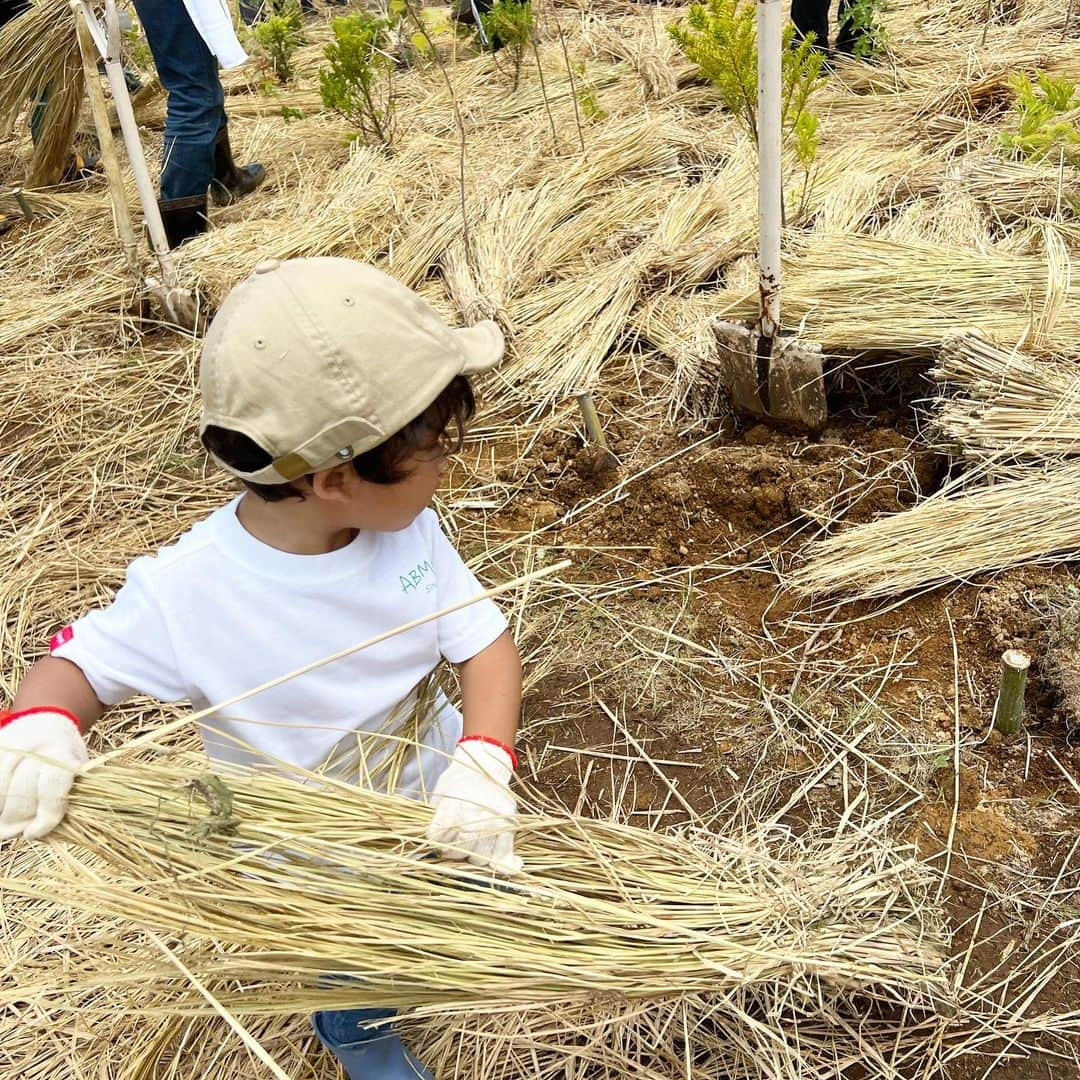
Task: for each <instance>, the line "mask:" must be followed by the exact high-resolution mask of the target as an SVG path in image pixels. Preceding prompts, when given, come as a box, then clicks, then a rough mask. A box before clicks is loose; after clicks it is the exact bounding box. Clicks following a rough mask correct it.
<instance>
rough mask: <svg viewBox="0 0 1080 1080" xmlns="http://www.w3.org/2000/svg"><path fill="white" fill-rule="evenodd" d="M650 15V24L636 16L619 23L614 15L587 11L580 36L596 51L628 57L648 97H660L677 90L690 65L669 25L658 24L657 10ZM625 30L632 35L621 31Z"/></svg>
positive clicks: (620, 58)
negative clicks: (682, 72) (641, 21)
mask: <svg viewBox="0 0 1080 1080" xmlns="http://www.w3.org/2000/svg"><path fill="white" fill-rule="evenodd" d="M650 16H651V18H650V22H651V23H652V25H651V26H642V25H640V20H636V19H635V20H633V21H629V20H628V25H626V26H622V27H620V26H617V25H615V24H614V23H613V21H612V20H611V19H606V18H604V17H603V16H599V15H595V14H592V15H588V16H586V17H585V19H584V20H583V21H582V27H581V36H582V39H583V40H584V42H585V43H586V44H587V45H589V46H590V47H591V48H592V50H593V52H594V54H596V55H608V56H613V57H615V58H616V59H618V60H626V61H628V62H629V63H630V65H631V66H632V67H633V68H634V70H635V71H636V72H637V73H638V75H639V76H640V78H641V82H642V87H643V89H644V91H645V97H646V98H649V99H651V100H654V101H657V100H661V99H663V98H667V97H670V96H671V95H672V94H674V93H675V91H676V90H677V89H678V88H679V73H680V71H686V70H688V69H689V68H690V65H688V64H687V63H686V62H685V61H684V60H683V59H682V57H680V56H679V53H678V50H677V49H676V48H675V43H674V42H673V41H672V39H671V36H670V35H669V34H668V33H667V29H666V27H664V26H658V25H657V19H656V16H655V14H654V13H650ZM625 30H629V32H630V33H631V34H632V35H633V36H632V37H631V36H628V35H627V34H626V33H625V32H621V31H625Z"/></svg>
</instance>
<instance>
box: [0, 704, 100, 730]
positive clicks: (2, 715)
mask: <svg viewBox="0 0 1080 1080" xmlns="http://www.w3.org/2000/svg"><path fill="white" fill-rule="evenodd" d="M34 713H59V714H60V715H61V716H66V717H67V718H68V719H69V720H70V721H71V722H72V723H73V724H74V725H75V730H76V731H79V732H81V731H82V724H80V723H79V718H78V717H77V716H76V715H75V714H74V713H73V712H68V711H67V709H57V708H55V707H54V706H52V705H35V706H34V708H32V709H20V710H19V711H18V712H0V728H6V727H7V726H8V724H10V723H12V722H13V721H15V720H18V719H19V718H20V717H22V716H33V715H34Z"/></svg>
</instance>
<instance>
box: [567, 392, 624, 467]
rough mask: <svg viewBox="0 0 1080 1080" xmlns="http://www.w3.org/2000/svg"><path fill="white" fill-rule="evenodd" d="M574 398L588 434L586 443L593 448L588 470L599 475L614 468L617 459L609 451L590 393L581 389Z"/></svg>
mask: <svg viewBox="0 0 1080 1080" xmlns="http://www.w3.org/2000/svg"><path fill="white" fill-rule="evenodd" d="M574 400H575V401H576V402H577V404H578V408H579V409H580V410H581V419H582V420H584V421H585V431H586V433H587V435H588V438H587V440H586V441H587V443H588V444H589V445H590V446H592V447H593V448H594V449H593V451H592V452H591V454H589V455H588V457H589V461H588V465H587V468H588V471H590V472H592V473H595V474H596V475H598V476H599V475H600V474H602V473H605V472H608V471H609V470H611V469H614V468H615V467H616V466H617V465H618V464H619V459H618V458H617V457H616V456H615V455H614V454H613V453H612V452H611V448H610V447H609V446H608V442H607V438H606V437H605V436H604V429H603V428H602V427H601V426H600V417H599V416H598V415H597V412H596V406H595V405H594V404H593V399H592V394H590V393H588V392H587V391H584V390H583V391H581V392H580V393H577V394H575V395H574Z"/></svg>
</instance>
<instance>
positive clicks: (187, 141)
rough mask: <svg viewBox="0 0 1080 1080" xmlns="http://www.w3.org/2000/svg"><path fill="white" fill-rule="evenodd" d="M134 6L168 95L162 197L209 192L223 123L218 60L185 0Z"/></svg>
mask: <svg viewBox="0 0 1080 1080" xmlns="http://www.w3.org/2000/svg"><path fill="white" fill-rule="evenodd" d="M135 10H136V11H137V12H138V13H139V21H140V22H141V23H142V26H143V31H144V32H145V34H146V40H147V43H148V44H149V46H150V51H151V52H152V53H153V54H154V64H155V66H156V67H157V71H158V76H159V77H160V78H161V85H162V86H164V87H165V89H166V91H168V94H169V99H168V108H167V111H166V115H165V153H164V158H163V164H162V168H161V180H160V185H159V186H160V190H161V198H162V199H185V198H188V197H190V196H192V195H205V194H206V189H207V188H208V187H209V186H210V181H211V180H212V179H213V177H214V139H215V138H216V137H217V133H218V132H219V131H220V130H221V129H222V128H223V127H224V126H225V91H224V90H222V88H221V79H220V78H218V65H217V60H216V59H215V58H214V54H213V53H212V52H210V50H209V49H208V48H207V46H206V42H204V41H203V39H202V38H201V37H199V32H198V31H197V30H196V29H195V25H194V23H192V21H191V17H190V16H189V15H188V13H187V10H186V9H185V7H184V5H183V4H182V3H181V0H135Z"/></svg>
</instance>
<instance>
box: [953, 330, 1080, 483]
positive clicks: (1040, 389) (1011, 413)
mask: <svg viewBox="0 0 1080 1080" xmlns="http://www.w3.org/2000/svg"><path fill="white" fill-rule="evenodd" d="M933 376H934V378H935V380H936V381H937V382H938V383H939V384H940V386H941V395H942V396H941V397H940V399H939V401H938V403H937V408H936V409H935V414H934V421H933V423H934V429H935V431H936V433H937V439H938V441H939V442H940V443H941V444H942V446H943V448H946V449H952V450H956V449H958V450H959V451H960V452H961V453H962V454H963V455H964V456H965V457H967V458H971V459H973V460H975V461H986V462H993V461H1006V462H1013V461H1031V460H1036V461H1037V460H1039V459H1047V458H1050V459H1053V458H1060V457H1068V456H1075V455H1076V454H1078V453H1080V374H1078V373H1077V371H1076V365H1075V364H1073V363H1069V362H1068V361H1065V360H1062V361H1060V362H1054V361H1052V360H1050V359H1041V360H1038V361H1035V360H1033V359H1032V358H1031V357H1030V356H1028V355H1027V354H1026V353H1023V352H1021V351H1019V350H1015V349H1014V350H1011V351H1007V350H1004V349H999V348H997V347H995V346H994V345H992V344H991V343H990V342H989V341H987V340H986V339H985V338H984V337H982V336H980V335H978V334H965V335H961V336H959V337H956V338H953V339H951V340H950V341H948V342H946V344H945V347H944V348H943V349H942V350H941V354H940V357H939V359H938V363H937V366H936V367H935V368H934V371H933Z"/></svg>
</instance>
